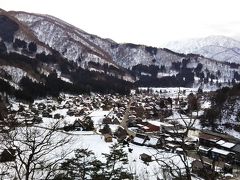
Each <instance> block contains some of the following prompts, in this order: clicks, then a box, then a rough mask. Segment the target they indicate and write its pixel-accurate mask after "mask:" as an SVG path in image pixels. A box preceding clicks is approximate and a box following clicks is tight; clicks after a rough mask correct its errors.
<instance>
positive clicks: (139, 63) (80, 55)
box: [0, 11, 240, 92]
mask: <svg viewBox="0 0 240 180" xmlns="http://www.w3.org/2000/svg"><path fill="white" fill-rule="evenodd" d="M15 21H16V22H17V23H18V24H19V27H20V28H18V29H16V28H15V29H14V30H13V32H11V36H12V37H11V38H10V39H11V41H9V42H6V41H4V37H3V36H2V37H1V36H0V56H1V57H0V71H2V74H4V79H5V80H6V77H7V78H10V77H11V75H16V73H12V72H11V71H10V69H11V68H10V67H12V69H14V67H15V68H20V69H22V70H23V71H24V72H23V73H20V74H22V75H23V74H24V76H29V77H37V78H35V80H36V82H39V83H43V85H45V82H47V81H48V76H49V75H51V74H52V73H53V74H52V76H50V77H52V79H55V80H56V78H59V79H61V80H62V81H65V83H70V84H71V83H72V85H76V84H77V86H78V87H81V88H82V89H85V87H87V89H88V91H91V90H99V89H100V90H101V91H103V92H110V91H116V90H118V89H119V90H120V89H121V91H124V92H125V91H126V89H124V88H125V86H126V87H127V88H129V87H133V86H135V87H136V86H193V85H195V86H200V85H201V84H207V83H210V82H211V84H215V85H216V86H219V85H220V84H221V83H223V84H229V83H230V82H232V81H233V80H234V81H238V80H239V74H238V72H239V68H240V67H239V65H237V64H232V63H226V62H218V61H216V60H213V59H210V58H206V57H204V56H202V55H199V54H183V53H178V52H174V51H171V50H169V49H166V48H156V47H152V46H145V45H138V44H132V43H123V44H119V43H117V42H115V41H113V40H111V39H104V38H101V37H99V36H96V35H93V34H89V33H87V32H85V31H83V30H81V29H80V28H77V27H74V26H73V25H70V24H69V23H67V22H64V21H62V20H61V19H58V18H55V17H53V16H49V15H42V14H34V13H27V12H22V11H9V12H6V11H4V12H2V11H1V12H0V26H1V24H4V23H5V24H7V27H9V28H11V22H12V23H15ZM21 28H22V29H23V28H25V30H24V31H22V30H21ZM0 31H1V32H2V33H3V34H6V30H4V29H2V30H0ZM32 37H35V38H32ZM42 45H44V47H42ZM1 51H2V52H1ZM3 65H4V66H9V67H1V66H3ZM23 67H28V68H23ZM15 70H16V69H15ZM7 71H9V72H7ZM28 71H30V72H31V75H30V73H29V72H28ZM220 71H221V73H220ZM24 76H23V77H21V78H23V79H24V78H25V77H24ZM11 78H12V79H20V78H18V77H11ZM30 79H32V80H33V79H34V78H30ZM26 82H27V84H29V80H27V81H25V83H26ZM110 82H111V83H112V84H113V85H111V88H110V90H108V88H109V84H110ZM17 83H18V85H19V87H20V89H21V80H20V81H19V82H17ZM59 83H60V82H59ZM130 84H131V85H130ZM68 86H71V85H68ZM60 87H62V86H60ZM120 87H121V88H120ZM22 89H24V88H22ZM50 89H51V88H50Z"/></svg>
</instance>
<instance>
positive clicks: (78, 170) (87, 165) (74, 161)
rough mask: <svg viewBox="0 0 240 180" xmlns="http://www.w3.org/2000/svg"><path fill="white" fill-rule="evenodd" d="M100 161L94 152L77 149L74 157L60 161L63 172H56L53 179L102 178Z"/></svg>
mask: <svg viewBox="0 0 240 180" xmlns="http://www.w3.org/2000/svg"><path fill="white" fill-rule="evenodd" d="M101 168H102V163H101V162H100V161H98V160H97V159H96V157H95V156H94V153H93V152H92V151H89V150H87V149H77V150H76V151H75V157H73V158H71V159H67V160H66V161H65V162H63V163H62V166H61V169H62V170H63V171H64V172H65V173H61V174H58V175H57V176H55V179H59V180H60V179H102V173H101Z"/></svg>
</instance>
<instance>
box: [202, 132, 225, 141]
mask: <svg viewBox="0 0 240 180" xmlns="http://www.w3.org/2000/svg"><path fill="white" fill-rule="evenodd" d="M199 139H204V140H208V141H212V142H217V141H219V140H220V139H221V138H220V137H217V136H213V135H210V134H205V133H201V134H200V135H199Z"/></svg>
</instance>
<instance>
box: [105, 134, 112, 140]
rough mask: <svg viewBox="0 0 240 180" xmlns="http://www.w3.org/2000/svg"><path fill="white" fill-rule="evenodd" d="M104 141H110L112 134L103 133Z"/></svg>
mask: <svg viewBox="0 0 240 180" xmlns="http://www.w3.org/2000/svg"><path fill="white" fill-rule="evenodd" d="M104 141H105V142H112V141H113V140H112V135H111V134H104Z"/></svg>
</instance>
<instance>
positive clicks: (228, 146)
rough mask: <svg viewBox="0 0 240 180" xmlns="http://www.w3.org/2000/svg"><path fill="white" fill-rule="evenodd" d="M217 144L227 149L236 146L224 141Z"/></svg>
mask: <svg viewBox="0 0 240 180" xmlns="http://www.w3.org/2000/svg"><path fill="white" fill-rule="evenodd" d="M216 144H218V145H220V146H222V147H225V148H229V149H230V148H232V147H233V146H235V145H236V144H234V143H230V142H226V141H224V140H220V141H218V142H216Z"/></svg>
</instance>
